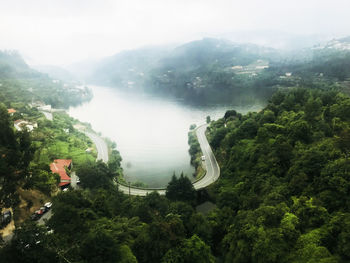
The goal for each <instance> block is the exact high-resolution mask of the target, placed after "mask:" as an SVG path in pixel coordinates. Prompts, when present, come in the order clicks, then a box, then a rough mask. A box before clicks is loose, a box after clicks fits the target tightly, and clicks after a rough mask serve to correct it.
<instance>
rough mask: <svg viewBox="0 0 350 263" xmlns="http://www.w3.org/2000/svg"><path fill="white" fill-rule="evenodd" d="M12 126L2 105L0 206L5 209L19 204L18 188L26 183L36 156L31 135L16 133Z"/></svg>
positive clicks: (0, 106)
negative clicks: (30, 164)
mask: <svg viewBox="0 0 350 263" xmlns="http://www.w3.org/2000/svg"><path fill="white" fill-rule="evenodd" d="M11 126H12V125H11V123H10V117H9V115H8V113H7V109H6V108H5V106H4V105H3V104H0V127H1V129H0V206H5V207H10V206H15V205H17V204H18V203H19V198H18V194H17V188H18V186H20V185H22V184H25V183H26V181H27V179H28V177H29V172H28V165H29V163H30V161H31V160H32V158H33V154H34V148H33V147H32V143H31V139H30V135H29V133H28V132H27V131H23V132H16V133H15V132H14V130H13V129H12V127H11Z"/></svg>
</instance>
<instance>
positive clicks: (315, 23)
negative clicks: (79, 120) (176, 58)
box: [0, 0, 350, 65]
mask: <svg viewBox="0 0 350 263" xmlns="http://www.w3.org/2000/svg"><path fill="white" fill-rule="evenodd" d="M349 11H350V1H349V0H289V1H285V0H239V1H238V0H0V49H17V50H19V51H20V52H21V53H22V54H24V55H25V56H26V58H27V59H29V58H30V59H31V60H32V61H31V62H32V63H42V64H57V65H65V64H69V63H72V62H75V61H79V60H82V59H88V58H96V57H101V56H108V55H112V54H114V53H117V52H119V51H121V50H124V49H133V48H137V47H141V46H145V45H154V44H156V45H158V44H166V43H181V42H185V41H190V40H194V39H199V38H201V37H205V36H213V35H215V36H220V35H227V34H228V33H230V32H236V31H241V32H242V31H255V30H269V31H281V32H286V33H292V34H304V35H306V34H312V35H315V34H321V35H331V36H345V35H350V18H349Z"/></svg>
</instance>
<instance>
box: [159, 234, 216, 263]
mask: <svg viewBox="0 0 350 263" xmlns="http://www.w3.org/2000/svg"><path fill="white" fill-rule="evenodd" d="M162 262H163V263H214V262H215V260H214V257H213V255H212V254H211V251H210V247H209V246H208V245H207V244H205V243H204V242H203V241H202V240H201V239H200V238H199V237H198V236H197V235H193V236H192V237H191V238H189V239H185V240H184V241H183V242H182V243H181V245H180V246H178V247H175V248H172V249H170V250H169V251H168V252H167V253H166V254H165V256H164V257H163V259H162Z"/></svg>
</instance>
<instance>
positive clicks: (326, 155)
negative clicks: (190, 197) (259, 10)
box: [210, 89, 350, 262]
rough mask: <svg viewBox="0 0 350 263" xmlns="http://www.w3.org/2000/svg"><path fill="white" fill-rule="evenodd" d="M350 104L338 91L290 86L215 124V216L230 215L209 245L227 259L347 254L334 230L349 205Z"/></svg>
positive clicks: (337, 258)
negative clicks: (215, 242) (217, 178)
mask: <svg viewBox="0 0 350 263" xmlns="http://www.w3.org/2000/svg"><path fill="white" fill-rule="evenodd" d="M349 102H350V98H349V97H347V96H344V95H343V94H340V93H338V94H337V93H334V92H333V91H318V90H307V89H292V90H289V91H279V92H277V93H275V94H274V95H273V96H272V98H271V100H270V102H269V104H268V105H267V106H266V107H265V108H264V109H263V110H262V111H261V112H259V113H250V114H247V115H245V116H241V118H237V117H235V113H234V112H233V111H230V112H227V113H226V114H225V118H224V119H221V120H218V121H216V122H214V123H212V125H211V126H210V142H211V144H212V146H213V148H214V149H215V153H216V157H217V159H218V160H219V162H220V167H221V175H222V179H221V180H220V181H219V182H218V184H216V186H215V190H214V191H215V192H216V193H217V194H216V196H217V201H218V203H217V204H218V206H219V209H220V210H219V212H218V215H217V216H219V218H220V215H221V214H222V213H223V211H226V212H225V213H226V217H228V219H227V220H228V221H225V220H224V221H220V220H219V222H218V223H217V224H218V225H219V226H220V228H221V235H220V236H218V240H219V245H217V246H215V245H214V247H212V249H214V251H216V253H220V254H221V253H222V256H223V258H224V260H225V262H346V261H347V260H349V257H348V255H347V254H346V253H347V252H345V251H347V249H346V248H345V246H344V245H343V241H341V239H335V238H334V237H332V235H335V236H337V235H344V238H345V239H343V240H347V236H346V235H347V234H346V233H345V232H342V233H340V232H339V231H340V229H338V230H333V229H335V228H337V227H336V226H335V225H334V224H335V222H339V224H346V221H343V220H344V217H342V216H341V215H342V214H344V213H348V212H349V209H350V206H349V204H350V199H349V189H350V188H349V185H350V180H349V178H350V177H349V176H348V173H349V172H348V171H349V169H348V164H349V162H348V151H349V149H348V148H349V146H348V127H349V125H350V122H349V118H348V114H347V110H348V108H349V106H348V105H350V104H349ZM227 213H229V215H228V214H227ZM338 220H339V221H338ZM331 222H332V223H331ZM332 225H333V226H334V227H335V228H332V227H331V228H329V227H330V226H332ZM215 227H217V226H215ZM214 229H215V228H214ZM343 251H344V252H343Z"/></svg>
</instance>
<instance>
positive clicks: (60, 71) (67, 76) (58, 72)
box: [32, 65, 75, 82]
mask: <svg viewBox="0 0 350 263" xmlns="http://www.w3.org/2000/svg"><path fill="white" fill-rule="evenodd" d="M32 67H33V68H34V69H36V70H37V71H39V72H42V73H44V74H48V75H49V76H50V77H51V78H53V79H58V80H63V81H68V82H69V81H73V80H74V79H75V78H74V76H73V74H72V73H70V72H69V71H68V70H66V69H64V68H61V67H58V66H53V65H35V66H32Z"/></svg>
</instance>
